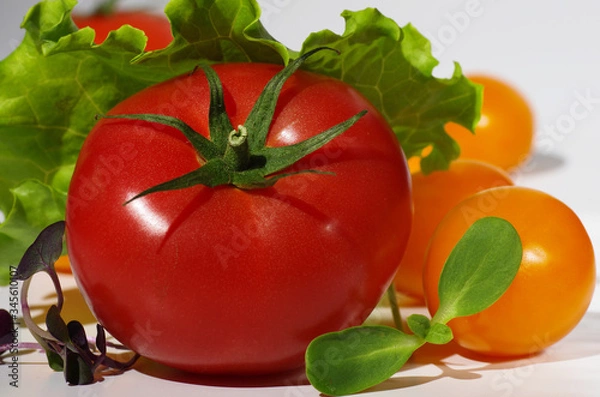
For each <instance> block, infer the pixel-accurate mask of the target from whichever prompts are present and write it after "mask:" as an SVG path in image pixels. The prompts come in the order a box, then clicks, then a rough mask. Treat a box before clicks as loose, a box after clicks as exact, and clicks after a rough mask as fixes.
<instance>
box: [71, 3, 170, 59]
mask: <svg viewBox="0 0 600 397" xmlns="http://www.w3.org/2000/svg"><path fill="white" fill-rule="evenodd" d="M72 17H73V22H75V25H77V26H78V27H79V28H83V27H86V26H89V27H91V28H92V29H94V30H95V31H96V37H95V39H94V42H95V43H96V44H100V43H102V42H103V41H104V40H105V39H106V37H107V36H108V33H109V32H110V31H112V30H117V29H118V28H120V27H121V26H123V25H131V26H133V27H134V28H137V29H140V30H143V31H144V32H145V33H146V36H147V37H148V43H147V44H146V51H152V50H157V49H161V48H165V47H166V46H168V45H169V44H170V43H171V40H173V35H172V34H171V24H170V23H169V20H168V19H167V18H166V17H165V16H164V15H159V14H154V13H150V12H144V11H118V12H114V13H110V14H92V15H76V14H74V15H73V16H72Z"/></svg>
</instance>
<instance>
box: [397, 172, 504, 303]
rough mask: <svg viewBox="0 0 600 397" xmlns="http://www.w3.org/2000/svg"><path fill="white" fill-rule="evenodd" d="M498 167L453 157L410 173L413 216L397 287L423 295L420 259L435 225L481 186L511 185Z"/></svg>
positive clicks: (418, 296)
mask: <svg viewBox="0 0 600 397" xmlns="http://www.w3.org/2000/svg"><path fill="white" fill-rule="evenodd" d="M512 184H513V183H512V180H511V179H510V177H509V176H508V174H507V173H506V172H504V171H503V170H502V169H501V168H498V167H496V166H493V165H491V164H488V163H484V162H481V161H475V160H456V161H454V162H453V163H452V164H451V165H450V168H449V169H448V170H445V171H436V172H433V173H431V174H428V175H424V174H423V173H421V172H416V173H413V174H412V187H413V191H412V198H413V206H414V217H413V223H412V228H411V232H410V237H409V241H408V246H407V249H406V251H405V252H404V257H403V258H402V262H401V263H400V267H399V268H398V272H397V273H396V277H395V279H394V283H395V286H396V289H397V290H398V291H399V292H402V293H403V294H405V295H408V296H410V297H412V298H416V299H419V300H422V299H423V262H424V261H425V251H426V249H427V244H428V243H429V240H430V238H431V236H432V235H433V232H434V230H435V228H436V227H437V225H438V224H439V223H440V221H441V220H442V218H443V217H444V215H446V213H447V212H448V211H450V209H452V207H454V206H455V205H456V204H458V203H459V202H460V201H462V200H463V199H465V198H467V197H469V196H471V195H472V194H475V193H477V192H479V191H481V190H484V189H488V188H491V187H496V186H505V185H512Z"/></svg>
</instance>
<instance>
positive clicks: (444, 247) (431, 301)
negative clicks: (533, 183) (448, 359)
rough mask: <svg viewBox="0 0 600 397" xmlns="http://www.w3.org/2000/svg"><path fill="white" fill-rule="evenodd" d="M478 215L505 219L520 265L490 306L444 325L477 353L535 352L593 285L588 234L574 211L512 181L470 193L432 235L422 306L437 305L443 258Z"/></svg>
mask: <svg viewBox="0 0 600 397" xmlns="http://www.w3.org/2000/svg"><path fill="white" fill-rule="evenodd" d="M484 216H497V217H501V218H504V219H506V220H508V221H509V222H511V223H512V224H513V226H514V227H515V229H516V230H517V232H518V233H519V236H520V237H521V240H522V244H523V259H522V262H521V267H520V269H519V272H518V273H517V276H516V278H515V279H514V281H513V283H512V284H511V285H510V287H509V288H508V290H507V291H506V293H505V294H504V295H503V296H501V297H500V299H499V300H498V301H496V302H495V303H494V304H493V305H492V306H490V307H489V308H488V309H486V310H484V311H482V312H480V313H478V314H475V315H472V316H467V317H460V318H456V319H453V320H451V321H450V322H449V323H448V325H449V326H450V327H451V328H452V331H453V333H454V339H455V340H456V342H457V343H458V344H459V345H461V346H463V347H464V348H467V349H469V350H472V351H474V352H477V353H481V354H485V355H489V356H500V357H514V356H526V355H531V354H534V353H537V352H539V351H541V350H543V349H545V348H547V347H548V346H551V345H552V344H553V343H555V342H557V341H559V340H560V339H562V338H563V337H564V336H566V335H567V334H568V333H569V332H570V331H571V330H572V329H573V328H574V327H575V326H576V325H577V324H578V323H579V321H580V320H581V318H582V317H583V315H584V314H585V313H586V311H587V308H588V306H589V304H590V302H591V299H592V295H593V293H594V289H595V285H596V267H595V256H594V249H593V245H592V242H591V240H590V237H589V235H588V234H587V232H586V230H585V228H584V226H583V224H582V223H581V221H580V220H579V218H578V217H577V215H576V214H575V213H574V212H573V211H572V210H571V209H570V208H569V207H567V206H566V205H565V204H564V203H562V202H561V201H559V200H558V199H556V198H554V197H552V196H550V195H548V194H547V193H543V192H540V191H538V190H534V189H530V188H526V187H520V186H505V187H498V188H492V189H488V190H485V191H482V192H480V193H477V194H475V195H473V196H471V197H469V198H467V199H465V200H464V201H462V202H461V203H460V204H458V205H457V206H456V207H454V208H453V209H452V210H451V211H450V212H449V213H448V214H447V215H446V217H445V218H444V220H442V222H441V223H440V225H439V226H438V228H437V229H436V232H435V234H434V237H433V238H432V241H431V244H430V246H429V251H428V255H427V260H426V263H425V269H424V276H423V277H424V289H425V296H426V301H427V307H428V309H429V311H430V313H434V312H435V311H436V310H437V307H438V306H439V299H438V294H437V284H438V280H439V277H440V274H441V271H442V267H443V263H444V262H445V260H446V258H447V256H448V255H449V254H450V251H451V249H452V247H453V246H454V244H456V242H457V241H458V239H459V238H460V236H462V234H463V233H464V232H465V231H466V229H467V228H468V226H469V225H471V224H472V223H473V222H474V221H475V220H476V219H480V218H482V217H484Z"/></svg>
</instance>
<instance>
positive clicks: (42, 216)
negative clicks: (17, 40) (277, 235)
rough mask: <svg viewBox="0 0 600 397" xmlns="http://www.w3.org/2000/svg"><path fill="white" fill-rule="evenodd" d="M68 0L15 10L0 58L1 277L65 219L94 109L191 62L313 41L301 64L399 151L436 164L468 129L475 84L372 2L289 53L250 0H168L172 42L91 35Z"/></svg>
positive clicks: (261, 55)
mask: <svg viewBox="0 0 600 397" xmlns="http://www.w3.org/2000/svg"><path fill="white" fill-rule="evenodd" d="M76 5H77V1H76V0H45V1H42V2H40V3H39V4H37V5H35V6H34V7H33V8H31V10H30V11H29V12H28V13H27V15H26V16H25V18H24V21H23V24H22V27H23V28H24V29H25V31H26V33H25V38H24V39H23V42H22V43H21V44H20V45H19V46H18V47H17V48H16V49H15V50H14V52H13V53H11V54H10V55H9V56H8V57H6V58H5V59H4V60H2V61H0V87H1V89H0V210H1V211H2V212H3V213H4V214H5V215H6V220H5V222H3V223H2V225H0V284H6V283H7V282H8V279H9V272H8V269H9V266H11V265H12V266H16V265H17V264H18V262H19V260H20V258H21V256H22V255H23V253H24V252H25V250H26V248H27V247H28V246H29V245H30V244H31V243H32V242H33V241H34V240H35V237H36V236H37V235H38V234H39V232H40V231H41V230H42V228H43V227H44V226H46V225H48V224H50V223H52V222H55V221H58V220H61V219H64V206H65V200H66V193H67V189H68V185H69V181H70V177H71V174H72V171H73V168H74V165H75V162H76V159H77V155H78V152H79V149H80V147H81V145H82V143H83V141H84V139H85V137H86V135H87V133H88V132H89V131H90V129H91V128H92V127H93V125H94V123H95V115H96V114H99V113H104V112H107V111H108V110H109V109H110V108H112V107H113V106H114V105H115V104H117V103H118V102H120V101H122V100H123V99H125V98H127V97H128V96H130V95H132V94H134V93H136V92H138V91H140V90H141V89H143V88H145V87H148V86H150V85H152V84H155V83H158V82H160V81H164V80H166V79H168V78H171V77H174V76H176V75H178V74H181V73H184V72H186V71H189V70H191V69H192V68H193V67H194V66H196V65H197V64H198V63H199V62H201V61H202V62H210V63H219V62H268V63H276V64H282V65H284V64H287V63H288V62H289V61H290V60H293V59H296V58H298V56H300V55H301V54H303V53H306V52H307V51H309V50H311V49H313V48H315V47H317V46H322V45H327V46H330V47H333V48H336V49H338V50H340V51H341V55H339V56H338V55H336V54H333V53H330V52H329V51H327V52H325V51H324V52H322V53H321V54H319V55H318V56H315V57H313V58H311V59H310V61H309V62H307V63H306V64H305V66H304V67H303V68H304V69H307V70H310V71H313V72H316V73H321V74H326V75H329V76H333V77H336V78H338V79H341V80H343V81H346V82H347V83H349V84H351V85H353V86H354V87H355V88H357V89H358V90H359V91H361V92H362V93H363V94H364V95H365V96H366V97H367V98H368V99H369V100H370V101H371V102H373V104H374V105H375V106H376V107H377V108H378V109H379V110H380V111H381V112H382V114H383V115H384V116H385V117H386V118H387V120H388V121H389V123H390V125H391V126H392V127H393V129H394V131H395V132H396V134H397V135H398V138H399V140H400V143H401V145H402V148H403V150H404V152H405V153H406V155H407V157H413V156H419V155H420V153H421V152H422V151H423V149H424V148H430V149H432V150H431V153H430V154H429V155H428V156H427V157H424V158H423V159H422V160H421V166H422V168H423V169H424V170H425V171H432V170H435V169H443V168H446V167H447V166H448V164H449V163H450V162H451V161H452V160H453V159H455V158H456V157H457V156H458V153H459V149H458V147H457V145H456V143H455V142H454V141H452V140H451V139H450V138H449V136H448V135H447V134H446V133H445V132H444V128H443V127H444V124H446V123H447V122H450V121H452V122H456V123H458V124H461V125H463V126H465V127H467V128H469V129H471V130H472V129H473V128H474V125H475V124H476V122H477V120H478V117H479V108H480V102H481V91H480V87H479V86H477V85H474V84H473V83H471V82H470V81H469V80H467V79H466V78H465V77H464V76H463V75H462V73H461V71H460V68H459V67H458V65H456V68H455V73H454V75H453V77H452V78H450V79H438V78H435V77H433V75H432V70H433V68H434V67H435V66H436V64H437V61H436V60H435V59H434V58H433V57H432V55H431V51H430V43H429V42H428V41H427V40H426V39H425V38H424V37H423V36H422V35H420V34H419V33H418V32H417V30H416V29H415V28H414V27H412V26H411V25H407V26H405V27H403V28H401V27H399V26H398V25H397V24H396V23H395V22H394V21H392V20H391V19H389V18H387V17H385V16H383V15H381V14H380V13H379V11H377V10H376V9H365V10H363V11H358V12H350V11H345V12H344V13H343V14H342V15H343V17H344V18H345V20H346V29H345V31H344V32H343V33H342V34H341V35H338V34H336V33H333V32H331V31H327V30H326V31H322V32H316V33H313V34H311V35H310V36H309V37H308V38H307V39H306V41H305V42H304V44H303V46H302V49H301V50H300V51H299V52H296V51H292V50H290V49H288V48H287V47H286V46H285V45H284V44H282V43H280V42H278V41H277V40H275V39H274V38H273V37H272V36H271V35H270V34H269V33H268V32H267V31H266V30H265V28H264V26H263V25H262V24H261V22H260V20H259V17H260V8H259V6H258V3H257V2H256V1H255V0H171V2H170V3H169V4H168V5H167V6H166V8H165V13H166V15H167V17H168V18H169V20H170V21H171V26H172V32H173V41H172V43H171V45H170V46H168V47H167V48H165V49H162V50H157V51H153V52H144V46H145V43H146V37H145V35H144V33H143V32H142V31H139V30H137V29H134V28H132V27H129V26H123V27H121V28H120V29H118V30H116V31H114V32H112V33H111V34H110V35H109V37H108V38H107V39H106V40H105V41H104V43H102V44H101V45H94V44H93V39H94V34H95V33H94V31H93V30H92V29H90V28H84V29H77V27H76V26H75V25H74V23H73V21H72V20H71V11H72V10H73V8H74V7H75V6H76Z"/></svg>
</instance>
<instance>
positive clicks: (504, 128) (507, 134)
mask: <svg viewBox="0 0 600 397" xmlns="http://www.w3.org/2000/svg"><path fill="white" fill-rule="evenodd" d="M468 77H469V79H470V80H471V81H473V82H475V83H478V84H482V85H483V87H484V88H483V105H482V109H481V119H480V121H479V123H478V124H477V126H476V127H475V134H473V133H471V132H470V131H469V130H467V129H466V128H464V127H462V126H460V125H458V124H454V123H449V124H447V125H446V132H448V134H449V135H450V136H451V137H452V138H454V140H456V141H457V143H458V145H459V146H460V150H461V154H460V158H463V159H466V158H470V159H477V160H482V161H486V162H489V163H492V164H495V165H497V166H498V167H501V168H503V169H505V170H512V169H514V168H515V167H518V166H519V165H520V164H522V163H523V162H524V161H525V160H526V159H527V158H528V156H529V155H530V153H531V148H532V143H533V137H534V118H533V114H532V111H531V108H530V105H529V104H528V103H527V101H526V100H525V98H524V96H523V95H522V94H521V93H519V92H518V91H517V90H516V89H515V88H513V87H512V86H510V85H508V84H506V83H505V82H503V81H500V80H498V79H496V78H493V77H489V76H482V75H475V76H468Z"/></svg>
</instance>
